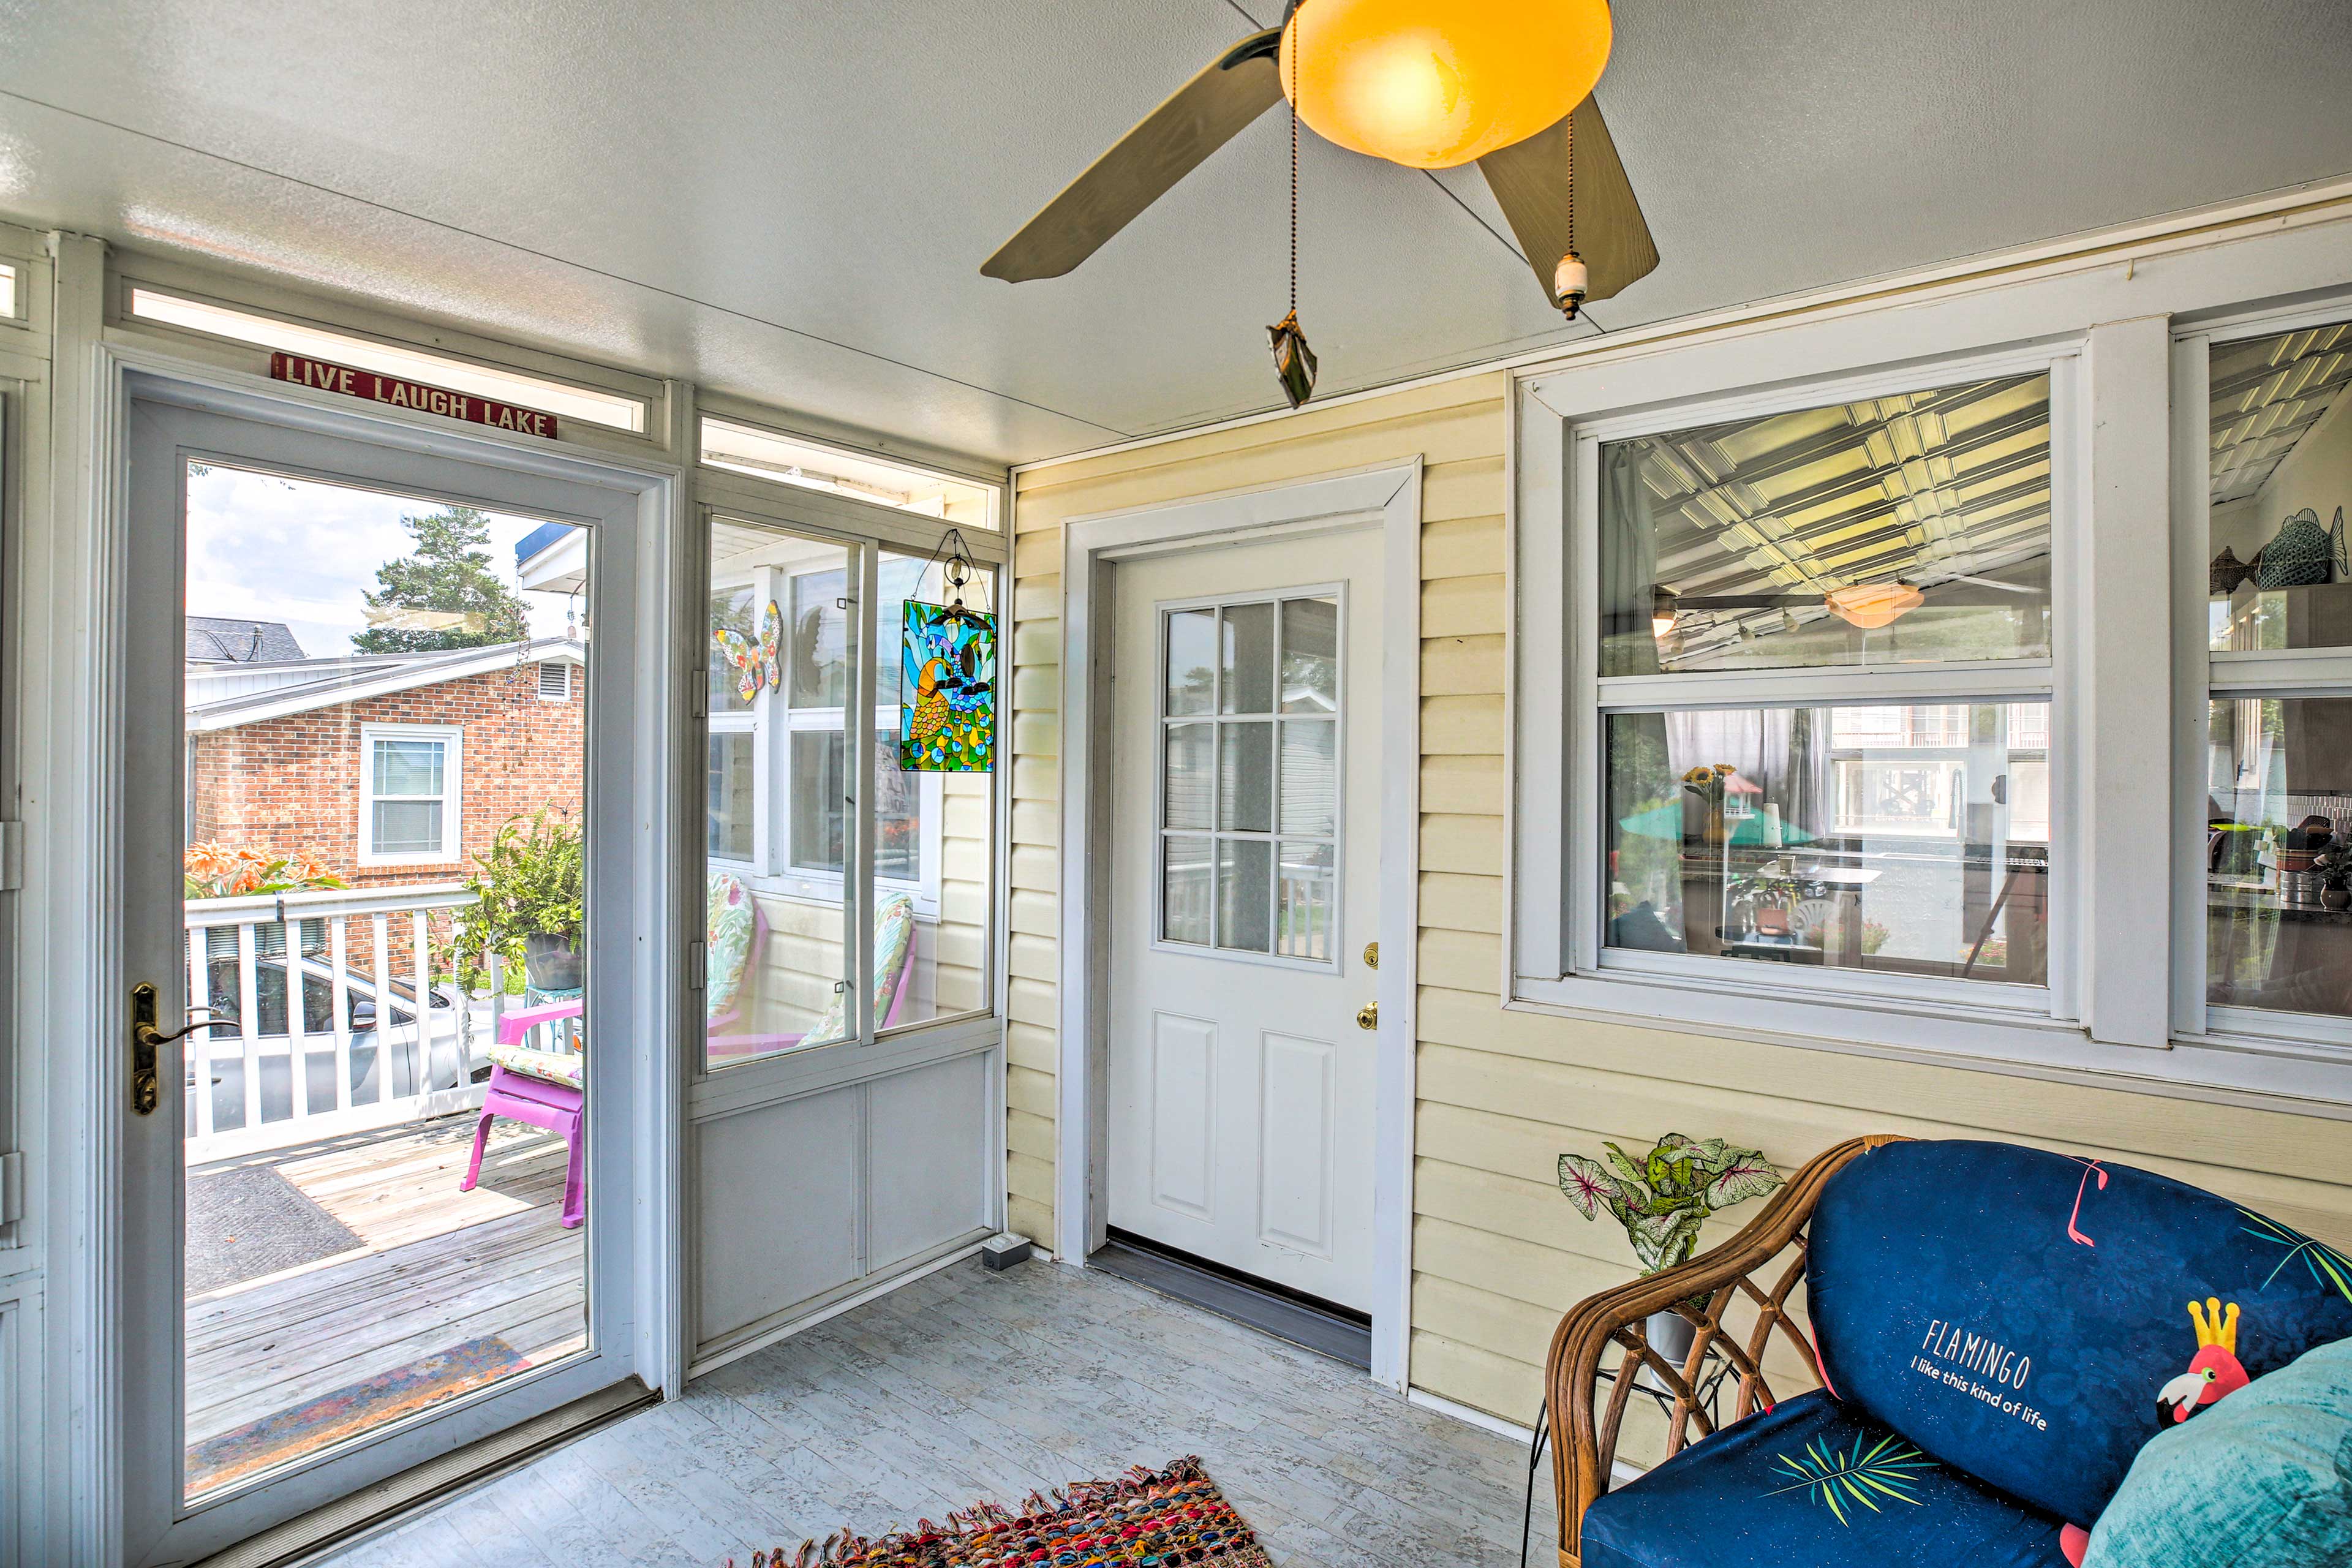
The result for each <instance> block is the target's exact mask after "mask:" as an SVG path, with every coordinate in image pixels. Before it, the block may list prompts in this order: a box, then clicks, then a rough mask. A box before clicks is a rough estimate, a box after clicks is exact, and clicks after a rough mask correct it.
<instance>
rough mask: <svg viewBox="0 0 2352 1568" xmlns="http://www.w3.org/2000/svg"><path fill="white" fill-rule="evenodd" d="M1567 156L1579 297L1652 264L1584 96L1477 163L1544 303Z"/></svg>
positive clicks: (1596, 294) (1628, 189) (1654, 259)
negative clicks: (1581, 282)
mask: <svg viewBox="0 0 2352 1568" xmlns="http://www.w3.org/2000/svg"><path fill="white" fill-rule="evenodd" d="M1276 85H1277V86H1278V85H1279V84H1278V83H1277V84H1276ZM1571 154H1572V155H1573V156H1574V158H1575V160H1576V163H1575V170H1576V238H1577V248H1578V254H1579V255H1580V256H1582V257H1583V258H1584V266H1585V270H1586V272H1587V273H1588V274H1589V277H1590V281H1589V282H1588V284H1587V289H1588V292H1587V293H1586V295H1585V298H1586V299H1587V300H1606V299H1608V298H1609V297H1610V296H1611V295H1612V294H1614V293H1616V292H1617V291H1618V290H1619V289H1623V288H1625V287H1626V286H1627V285H1628V284H1631V283H1633V282H1634V281H1635V280H1637V279H1640V278H1642V277H1643V276H1644V275H1645V274H1647V273H1648V272H1649V271H1650V269H1651V268H1654V267H1655V266H1657V264H1658V247H1657V245H1656V244H1655V243H1654V241H1653V240H1652V239H1651V237H1650V226H1649V224H1648V223H1646V222H1644V221H1643V217H1642V204H1641V203H1640V202H1639V201H1637V200H1635V199H1634V196H1633V182H1632V181H1630V180H1628V179H1627V178H1626V177H1625V165H1624V164H1622V163H1619V162H1618V161H1617V144H1616V143H1615V142H1612V141H1611V140H1610V139H1609V126H1608V123H1607V122H1606V121H1603V120H1602V119H1601V104H1600V102H1599V100H1595V99H1592V98H1590V97H1588V98H1587V99H1585V100H1584V101H1583V102H1582V103H1580V104H1578V105H1577V106H1576V109H1575V110H1574V111H1573V112H1572V113H1570V114H1569V115H1568V116H1567V117H1566V118H1565V119H1562V120H1560V121H1557V122H1555V123H1554V124H1553V125H1552V126H1551V127H1550V128H1549V130H1544V131H1538V132H1536V133H1535V134H1534V135H1532V136H1530V137H1528V139H1527V140H1526V141H1524V142H1512V143H1511V144H1510V145H1509V146H1508V147H1503V148H1498V149H1496V151H1495V152H1492V153H1487V154H1486V156H1485V157H1483V158H1481V159H1479V160H1478V170H1479V172H1480V173H1481V174H1485V175H1486V184H1487V185H1488V186H1489V187H1491V188H1492V189H1493V191H1494V193H1495V200H1496V202H1497V203H1498V204H1500V205H1501V206H1502V209H1503V216H1505V217H1507V218H1508V219H1509V220H1510V223H1511V232H1512V233H1513V234H1515V235H1517V237H1518V240H1519V248H1520V249H1521V250H1523V251H1525V252H1526V253H1527V258H1528V266H1530V267H1532V268H1535V272H1536V277H1537V278H1538V279H1540V280H1541V281H1542V283H1543V287H1544V298H1546V299H1549V298H1551V275H1552V268H1555V267H1557V266H1559V258H1561V257H1562V256H1564V255H1566V254H1567V253H1568V227H1569V225H1568V215H1569V207H1568V189H1569V159H1570V155H1571Z"/></svg>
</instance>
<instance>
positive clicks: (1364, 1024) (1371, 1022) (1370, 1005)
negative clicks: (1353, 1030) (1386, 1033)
mask: <svg viewBox="0 0 2352 1568" xmlns="http://www.w3.org/2000/svg"><path fill="white" fill-rule="evenodd" d="M1380 1026H1381V1005H1380V1004H1379V1003H1377V1002H1367V1003H1365V1004H1364V1005H1362V1006H1361V1007H1359V1008H1357V1009H1356V1027H1358V1028H1359V1029H1377V1028H1379V1027H1380Z"/></svg>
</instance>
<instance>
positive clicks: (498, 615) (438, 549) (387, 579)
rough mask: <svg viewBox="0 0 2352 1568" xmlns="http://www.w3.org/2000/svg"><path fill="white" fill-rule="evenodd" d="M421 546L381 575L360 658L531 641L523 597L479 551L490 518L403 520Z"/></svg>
mask: <svg viewBox="0 0 2352 1568" xmlns="http://www.w3.org/2000/svg"><path fill="white" fill-rule="evenodd" d="M400 526H401V527H403V528H404V529H406V530H408V532H409V536H410V537H411V538H413V539H414V540H415V541H416V547H415V550H413V551H412V552H409V553H408V554H406V555H404V556H402V557H401V558H400V559H399V560H397V561H387V562H385V563H383V565H382V566H379V567H377V568H376V573H375V580H376V583H377V584H378V585H379V586H378V589H377V591H376V592H374V593H373V594H364V595H362V597H363V598H365V599H366V600H367V605H368V612H369V613H368V619H369V621H370V622H372V623H373V624H372V625H371V626H369V627H368V629H367V630H365V631H363V632H360V633H357V634H356V635H354V636H353V637H352V647H354V648H357V649H358V650H359V651H360V652H362V653H432V652H436V651H438V650H440V649H442V648H452V647H488V645H490V644H492V643H506V642H520V641H522V640H523V639H524V638H526V637H529V636H530V616H528V615H526V614H525V612H524V609H523V603H522V595H520V594H518V593H516V592H515V591H514V590H513V589H512V588H509V587H508V586H507V585H506V584H504V583H501V582H499V579H498V575H497V574H495V573H493V572H492V571H491V570H490V556H489V552H488V551H486V550H483V549H481V548H479V546H481V545H483V544H486V543H488V542H489V537H490V527H489V521H488V519H487V518H485V517H484V516H483V515H482V513H481V512H479V511H478V510H475V509H474V508H472V507H469V506H453V507H449V508H446V509H445V510H441V511H436V512H431V513H428V514H426V515H425V516H423V517H404V518H402V519H401V520H400Z"/></svg>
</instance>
